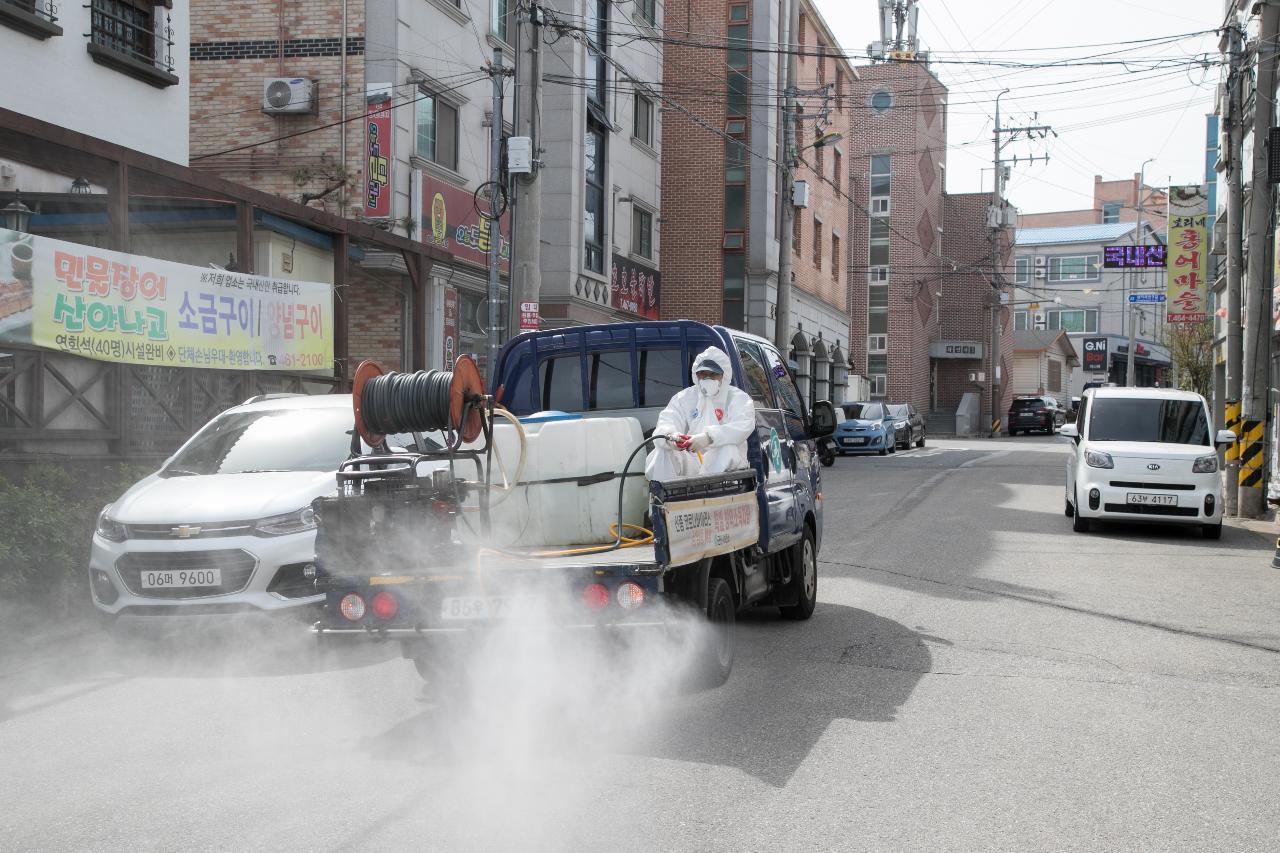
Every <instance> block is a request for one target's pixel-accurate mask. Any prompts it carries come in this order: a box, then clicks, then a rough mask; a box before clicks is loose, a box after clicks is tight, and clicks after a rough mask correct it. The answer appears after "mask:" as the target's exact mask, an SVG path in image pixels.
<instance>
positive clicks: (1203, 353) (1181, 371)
mask: <svg viewBox="0 0 1280 853" xmlns="http://www.w3.org/2000/svg"><path fill="white" fill-rule="evenodd" d="M1164 328H1165V331H1164V344H1165V346H1167V347H1168V348H1169V357H1170V358H1171V359H1172V361H1173V369H1174V371H1175V372H1176V374H1177V377H1178V385H1179V386H1180V387H1182V388H1184V389H1185V390H1187V391H1195V392H1196V393H1197V394H1202V395H1204V396H1205V397H1209V396H1210V395H1212V393H1213V323H1212V322H1210V321H1206V322H1203V323H1168V324H1166V325H1165V327H1164Z"/></svg>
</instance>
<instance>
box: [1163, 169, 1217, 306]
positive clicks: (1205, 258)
mask: <svg viewBox="0 0 1280 853" xmlns="http://www.w3.org/2000/svg"><path fill="white" fill-rule="evenodd" d="M1208 224H1209V199H1208V197H1207V196H1206V195H1205V192H1204V187H1203V186H1200V185H1199V184H1196V185H1194V186H1182V187H1169V235H1168V237H1169V240H1168V242H1169V247H1168V248H1169V251H1168V253H1167V255H1166V264H1167V265H1168V270H1167V279H1168V287H1167V291H1166V293H1165V296H1166V298H1167V300H1168V301H1167V304H1166V306H1165V319H1166V320H1168V321H1169V322H1170V323H1203V322H1204V321H1205V320H1207V319H1209V281H1208V269H1209V267H1208V264H1209V244H1208V238H1209V228H1208Z"/></svg>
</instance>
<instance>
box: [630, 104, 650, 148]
mask: <svg viewBox="0 0 1280 853" xmlns="http://www.w3.org/2000/svg"><path fill="white" fill-rule="evenodd" d="M631 135H632V136H634V137H635V138H636V139H638V140H639V141H641V142H643V143H644V144H645V145H648V146H651V147H652V145H653V101H651V100H649V99H648V98H646V97H645V96H644V95H640V94H637V95H636V105H635V115H634V117H633V123H632V128H631Z"/></svg>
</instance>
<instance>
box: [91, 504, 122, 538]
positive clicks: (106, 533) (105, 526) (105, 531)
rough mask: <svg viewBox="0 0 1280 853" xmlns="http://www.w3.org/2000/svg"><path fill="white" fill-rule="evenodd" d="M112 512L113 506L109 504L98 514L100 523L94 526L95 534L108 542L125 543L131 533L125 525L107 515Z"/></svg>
mask: <svg viewBox="0 0 1280 853" xmlns="http://www.w3.org/2000/svg"><path fill="white" fill-rule="evenodd" d="M110 511H111V504H107V505H106V506H104V507H103V508H102V512H100V513H98V523H97V524H96V525H94V528H93V532H94V533H96V534H98V535H99V536H101V537H102V538H103V539H105V540H107V541H108V542H123V541H124V540H126V539H128V538H129V531H128V529H127V528H126V527H125V526H124V525H123V524H121V523H120V522H118V521H116V520H115V519H114V518H112V517H111V516H110V515H108V514H107V513H108V512H110Z"/></svg>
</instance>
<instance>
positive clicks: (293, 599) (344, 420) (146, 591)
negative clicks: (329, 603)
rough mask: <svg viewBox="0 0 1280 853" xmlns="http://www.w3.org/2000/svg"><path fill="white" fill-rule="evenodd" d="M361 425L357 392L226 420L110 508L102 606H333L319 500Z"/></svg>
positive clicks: (396, 440) (96, 573) (95, 565)
mask: <svg viewBox="0 0 1280 853" xmlns="http://www.w3.org/2000/svg"><path fill="white" fill-rule="evenodd" d="M352 428H353V415H352V411H351V395H350V394H332V395H324V396H304V395H280V396H270V397H267V398H265V399H259V398H255V399H254V400H251V401H249V402H247V403H245V404H244V405H240V406H236V407H234V408H231V409H228V410H227V411H225V412H223V413H222V414H220V415H218V416H217V417H216V418H214V419H213V420H212V421H210V422H209V423H208V424H206V425H205V426H204V428H203V429H201V430H200V431H199V432H198V433H196V434H195V435H194V436H192V437H191V439H189V440H188V441H187V442H186V444H184V445H183V446H182V447H181V448H180V449H179V450H178V452H177V453H175V454H174V455H173V456H172V457H171V458H170V459H169V460H168V461H166V462H165V463H164V465H163V466H162V467H161V468H160V470H159V471H157V472H155V473H154V474H151V475H150V476H148V477H145V478H144V479H142V480H140V481H139V482H137V483H135V484H134V485H133V486H132V487H130V488H129V490H128V491H126V492H125V493H124V494H123V495H122V496H121V497H120V499H119V500H117V501H116V502H115V503H113V504H111V505H109V506H107V507H105V508H104V509H103V510H102V514H101V515H100V516H99V517H98V525H97V529H96V530H95V531H94V535H93V547H92V550H91V553H90V558H89V582H90V583H89V585H90V589H91V590H92V592H93V602H94V604H95V605H97V607H98V609H99V610H101V611H103V612H105V613H109V614H120V613H129V614H139V613H145V614H157V613H174V612H178V613H200V612H205V613H208V612H228V611H244V610H249V611H253V610H258V611H270V610H283V609H287V608H292V607H299V606H305V605H309V604H314V603H317V602H320V601H323V599H324V596H323V595H317V594H316V593H315V589H314V585H313V582H312V578H311V576H310V575H311V574H312V572H311V571H310V570H309V564H310V563H311V562H312V560H314V559H315V537H316V520H315V514H314V513H313V512H312V510H311V502H312V501H313V500H315V499H316V498H318V497H321V496H323V495H328V494H333V493H335V492H336V488H337V486H336V480H335V477H334V472H335V471H336V470H337V468H338V465H339V463H341V462H342V461H343V460H344V459H346V458H347V456H348V454H349V453H350V452H351V431H352ZM414 441H415V439H414V438H413V437H411V436H391V437H389V443H390V444H392V445H396V446H398V447H409V446H411V445H412V444H413V443H414ZM423 441H424V443H426V444H427V445H428V446H433V447H438V445H437V444H436V443H435V442H434V441H433V440H432V439H429V438H425V437H424V438H423ZM360 449H361V452H367V451H368V448H367V447H365V446H363V445H362V446H361V448H360Z"/></svg>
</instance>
